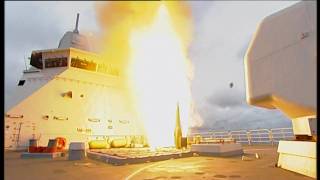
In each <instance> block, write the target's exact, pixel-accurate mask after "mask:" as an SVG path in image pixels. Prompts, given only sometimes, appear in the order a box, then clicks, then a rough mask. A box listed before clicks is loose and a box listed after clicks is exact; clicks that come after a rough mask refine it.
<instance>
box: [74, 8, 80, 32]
mask: <svg viewBox="0 0 320 180" xmlns="http://www.w3.org/2000/svg"><path fill="white" fill-rule="evenodd" d="M78 22H79V13H77V21H76V27H75V29H74V30H73V32H74V33H78V34H79V31H78Z"/></svg>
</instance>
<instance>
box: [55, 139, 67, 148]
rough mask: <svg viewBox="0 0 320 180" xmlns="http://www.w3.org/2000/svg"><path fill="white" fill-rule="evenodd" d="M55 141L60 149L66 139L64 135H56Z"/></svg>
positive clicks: (63, 146)
mask: <svg viewBox="0 0 320 180" xmlns="http://www.w3.org/2000/svg"><path fill="white" fill-rule="evenodd" d="M56 141H57V149H59V150H62V149H64V148H65V146H66V143H67V140H66V138H64V137H57V138H56Z"/></svg>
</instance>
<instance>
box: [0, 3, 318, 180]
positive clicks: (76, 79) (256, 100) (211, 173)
mask: <svg viewBox="0 0 320 180" xmlns="http://www.w3.org/2000/svg"><path fill="white" fill-rule="evenodd" d="M78 20H79V14H78V15H77V21H76V27H75V29H74V30H73V31H68V32H66V33H65V34H64V36H63V37H62V39H61V40H60V42H59V46H58V48H56V49H47V50H36V51H33V52H32V53H31V58H30V65H31V67H30V68H29V69H28V70H25V71H24V72H23V76H22V77H21V79H20V80H19V82H18V83H17V87H16V89H15V93H16V96H15V97H16V99H15V100H14V101H12V102H10V103H11V108H10V109H9V110H8V111H7V112H6V114H5V117H4V119H5V150H6V151H5V166H4V167H5V179H33V180H34V179H52V178H54V179H249V180H250V179H252V180H255V179H266V180H267V179H268V180H269V179H294V180H298V179H316V178H317V172H316V166H317V164H316V160H317V157H316V142H317V129H316V126H317V125H316V121H317V115H316V107H317V104H316V73H317V70H316V63H317V60H316V59H317V51H316V50H317V48H316V38H317V31H316V2H313V1H302V2H299V3H296V4H294V5H293V6H290V7H288V8H285V9H283V10H281V11H279V12H276V13H274V14H272V15H270V16H267V17H265V18H264V19H263V20H262V21H261V23H260V24H259V25H258V28H257V31H256V32H255V34H254V36H253V38H252V40H251V42H250V45H249V47H248V50H247V52H246V55H245V57H244V66H245V80H246V97H247V102H248V104H251V105H254V106H259V107H263V108H269V109H275V108H277V109H280V110H281V111H282V112H284V113H285V114H286V115H287V116H288V117H289V118H290V119H291V120H292V128H278V129H258V130H240V131H228V132H227V131H221V132H203V133H194V134H192V133H189V134H188V135H187V137H181V129H180V127H179V126H180V116H179V105H177V116H176V129H175V132H172V138H175V147H171V148H168V147H166V148H165V147H163V148H159V149H156V150H153V151H152V150H150V149H149V148H148V142H147V140H146V138H145V136H144V134H143V133H142V132H143V129H142V126H141V124H140V123H141V122H139V120H138V118H137V115H136V114H135V111H134V108H133V107H132V106H131V105H130V103H128V91H127V89H126V86H125V85H124V84H123V83H121V82H122V81H121V78H122V77H121V71H120V70H119V69H117V68H116V67H114V66H112V64H106V63H105V62H106V61H103V60H102V59H101V58H102V57H100V56H99V55H98V54H95V53H94V52H91V50H90V45H89V44H88V41H87V39H86V37H85V36H83V35H81V34H80V33H79V30H78ZM286 130H289V131H288V132H284V131H286ZM56 137H63V138H65V139H66V144H65V147H66V149H68V147H69V145H70V147H71V146H72V145H71V143H72V142H84V144H85V146H86V148H85V149H86V153H87V158H84V159H82V160H79V161H66V157H65V156H67V154H63V155H61V156H59V157H56V158H54V159H22V158H21V156H20V155H21V151H17V150H26V149H28V147H29V146H30V143H31V141H30V140H36V142H37V143H39V144H46V143H47V142H48V141H49V142H50V139H52V138H56ZM87 146H89V148H88V147H87ZM69 151H70V150H69ZM114 165H116V166H114ZM17 172H18V173H17Z"/></svg>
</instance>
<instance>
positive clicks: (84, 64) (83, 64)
mask: <svg viewBox="0 0 320 180" xmlns="http://www.w3.org/2000/svg"><path fill="white" fill-rule="evenodd" d="M96 66H97V64H96V63H94V62H92V61H87V60H85V59H79V58H71V67H76V68H80V69H85V70H89V71H96Z"/></svg>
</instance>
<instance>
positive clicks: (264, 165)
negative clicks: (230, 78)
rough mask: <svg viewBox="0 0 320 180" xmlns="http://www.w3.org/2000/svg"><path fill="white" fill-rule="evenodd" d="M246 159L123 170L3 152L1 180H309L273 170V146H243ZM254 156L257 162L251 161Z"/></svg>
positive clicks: (186, 160) (189, 160)
mask: <svg viewBox="0 0 320 180" xmlns="http://www.w3.org/2000/svg"><path fill="white" fill-rule="evenodd" d="M244 153H245V156H246V158H244V159H245V160H242V156H236V157H228V158H227V157H203V156H193V157H187V158H180V159H170V160H165V161H159V162H149V163H141V164H132V165H124V166H113V165H110V164H106V163H103V162H100V161H95V160H91V159H89V158H87V159H85V160H81V161H68V160H67V159H68V157H67V156H65V157H58V158H55V159H21V158H20V156H21V152H5V162H4V163H5V167H4V168H5V171H4V173H5V180H19V179H24V180H29V179H30V180H46V179H47V180H53V179H54V180H65V179H69V180H78V179H81V180H91V179H95V180H105V179H112V180H113V179H115V180H117V179H139V180H147V179H148V180H151V179H154V180H155V179H210V180H218V179H220V180H226V179H231V180H240V179H242V180H244V179H245V180H270V179H290V180H312V179H313V178H310V177H306V176H303V175H300V174H297V173H294V172H290V171H287V170H284V169H281V168H276V167H275V164H276V162H277V158H278V154H277V147H276V146H269V145H255V146H244ZM255 153H258V154H259V155H260V157H261V158H260V159H256V158H255Z"/></svg>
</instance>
